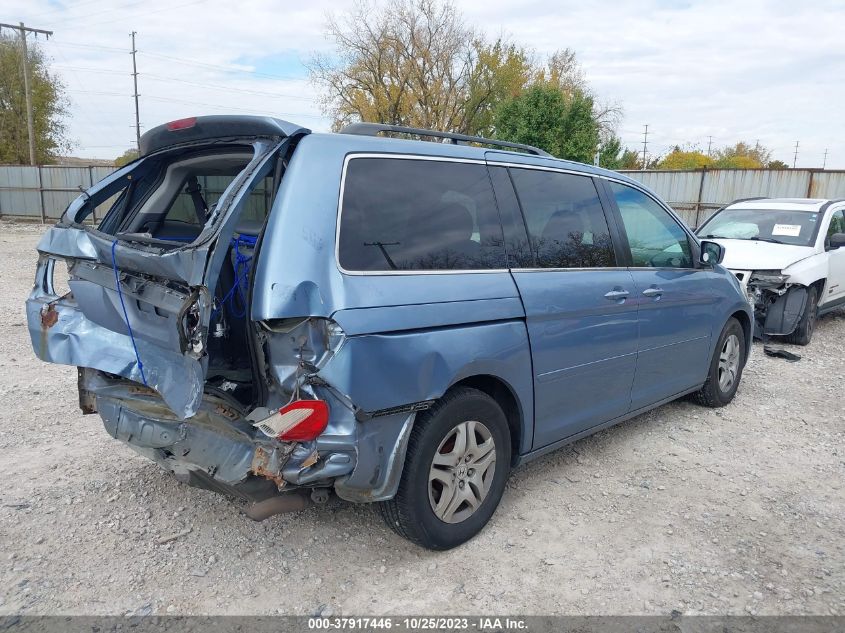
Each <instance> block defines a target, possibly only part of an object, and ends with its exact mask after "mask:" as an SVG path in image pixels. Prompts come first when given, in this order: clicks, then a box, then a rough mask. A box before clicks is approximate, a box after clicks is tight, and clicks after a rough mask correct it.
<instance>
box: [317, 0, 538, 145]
mask: <svg viewBox="0 0 845 633" xmlns="http://www.w3.org/2000/svg"><path fill="white" fill-rule="evenodd" d="M328 34H329V36H330V37H331V38H332V39H333V40H334V41H335V44H336V47H337V53H338V54H337V56H336V57H329V56H325V55H318V56H315V57H313V58H312V59H311V61H310V63H309V69H310V71H311V77H312V80H313V81H314V82H315V83H316V84H317V85H319V86H320V87H321V88H322V89H323V108H324V111H325V112H326V113H327V114H329V115H330V116H331V117H332V118H333V126H332V127H333V128H334V129H335V130H337V129H339V128H340V127H343V126H344V125H346V124H347V123H350V122H353V121H358V120H366V121H377V122H382V123H392V124H396V125H408V126H413V127H423V128H431V129H440V130H451V131H456V132H463V133H470V134H474V133H479V132H484V131H485V130H484V128H485V127H489V126H490V124H491V121H492V114H491V113H492V109H493V108H494V107H495V105H496V104H497V103H498V102H499V101H501V100H502V99H505V98H508V97H510V96H512V95H513V94H514V93H516V92H518V90H519V89H520V88H521V87H522V85H523V84H524V83H525V81H526V80H527V78H528V75H529V73H530V66H529V62H528V58H527V57H528V56H527V54H526V53H525V52H524V51H523V50H522V49H520V48H518V47H516V46H514V45H511V44H508V43H506V42H503V41H502V40H499V41H497V42H495V43H494V44H491V45H488V44H486V43H485V41H484V38H483V36H482V35H481V34H480V33H478V32H477V31H475V30H474V29H472V28H470V27H468V26H466V25H465V24H464V22H463V20H462V19H461V16H460V15H459V13H458V12H457V10H456V9H455V7H454V5H453V4H452V3H451V2H449V1H445V2H439V1H438V0H398V1H397V2H394V3H390V4H387V5H385V6H379V5H376V4H373V3H372V2H366V1H365V2H361V3H359V4H357V5H356V6H355V8H354V9H353V10H352V11H350V12H349V13H347V14H344V15H342V16H340V17H337V16H329V20H328Z"/></svg>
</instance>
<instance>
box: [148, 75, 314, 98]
mask: <svg viewBox="0 0 845 633" xmlns="http://www.w3.org/2000/svg"><path fill="white" fill-rule="evenodd" d="M144 77H146V78H147V79H153V80H156V81H175V82H176V83H181V84H188V85H189V86H197V87H199V88H211V89H212V90H225V91H226V92H229V93H231V92H232V90H233V88H232V86H220V85H215V84H205V83H200V82H197V81H188V80H187V79H179V78H177V77H165V76H163V75H154V74H151V73H144ZM235 90H236V91H237V92H238V93H246V94H252V95H257V96H259V97H270V98H279V99H297V100H299V101H312V99H311V98H310V97H303V96H300V95H292V94H285V93H282V92H263V91H260V90H252V89H249V88H236V89H235Z"/></svg>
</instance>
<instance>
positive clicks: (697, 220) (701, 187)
mask: <svg viewBox="0 0 845 633" xmlns="http://www.w3.org/2000/svg"><path fill="white" fill-rule="evenodd" d="M706 173H707V165H705V166H704V167H702V168H701V180H700V181H699V183H698V200H696V201H695V227H694V228H696V229H697V228H698V227H699V225H700V224H701V196H702V194H703V193H704V175H705V174H706Z"/></svg>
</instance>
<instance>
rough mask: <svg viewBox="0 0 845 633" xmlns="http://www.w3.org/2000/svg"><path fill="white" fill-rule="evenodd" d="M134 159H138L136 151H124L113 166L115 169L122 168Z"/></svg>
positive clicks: (133, 149)
mask: <svg viewBox="0 0 845 633" xmlns="http://www.w3.org/2000/svg"><path fill="white" fill-rule="evenodd" d="M136 158H138V150H137V149H135V148H134V147H133V148H132V149H128V150H126V151H125V152H123V153H122V154H121V155H120V156H118V157H117V158H115V159H114V164H115V166H116V167H123V166H124V165H126V164H128V163H131V162H132V161H133V160H135V159H136Z"/></svg>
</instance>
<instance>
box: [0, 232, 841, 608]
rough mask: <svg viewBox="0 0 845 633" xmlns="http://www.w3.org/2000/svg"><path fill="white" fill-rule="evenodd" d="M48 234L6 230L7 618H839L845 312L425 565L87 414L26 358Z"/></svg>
mask: <svg viewBox="0 0 845 633" xmlns="http://www.w3.org/2000/svg"><path fill="white" fill-rule="evenodd" d="M41 230H42V229H41V228H40V227H35V226H22V225H13V224H9V223H0V318H2V323H3V324H4V326H5V327H4V329H3V331H2V332H0V449H2V452H3V458H2V460H0V477H2V481H4V482H5V485H3V487H2V489H0V542H1V543H2V554H0V614H13V613H15V614H16V613H29V614H56V613H60V614H121V615H122V614H133V613H134V614H146V613H156V614H161V613H180V614H258V613H260V614H275V613H285V614H312V613H315V612H320V611H322V612H323V613H324V614H330V613H333V614H335V615H338V614H347V615H348V614H406V613H428V614H432V613H501V614H506V613H507V614H643V613H647V614H658V613H668V612H670V611H671V610H673V609H677V610H678V611H680V612H682V613H687V614H692V613H707V614H746V613H752V614H761V615H762V614H822V615H827V614H845V493H843V483H844V482H845V478H843V474H845V459H844V458H843V448H842V446H843V435H845V414H843V406H842V402H843V394H844V393H845V382H843V377H845V371H843V359H845V312H843V311H839V312H836V313H834V314H832V315H829V316H827V317H824V318H823V319H821V321H820V323H819V326H818V330H817V332H816V335H815V338H814V340H813V343H812V344H811V345H810V346H809V347H806V348H795V349H793V350H792V351H795V352H796V353H799V354H801V355H802V357H803V358H802V360H801V361H800V362H797V363H788V362H786V361H783V360H779V359H772V358H767V357H765V356H764V355H763V353H762V347H761V346H760V345H757V344H755V346H754V353H753V356H752V358H751V360H750V362H749V364H748V366H747V368H746V371H745V376H744V379H743V382H742V385H741V387H740V390H739V394H738V396H737V398H736V400H735V401H734V403H733V404H732V405H730V406H728V407H725V408H724V409H720V410H708V409H704V408H700V407H698V406H696V405H694V404H692V403H690V402H686V401H683V402H677V403H673V404H670V405H667V406H664V407H661V408H660V409H657V410H655V411H652V412H650V413H648V414H645V415H642V416H639V417H638V418H636V419H634V420H631V421H629V422H626V423H624V424H622V425H619V426H617V427H615V428H613V429H609V430H607V431H603V432H601V433H598V434H597V435H595V436H593V437H591V438H588V439H585V440H581V441H580V442H577V443H576V444H574V445H572V446H570V447H568V448H565V449H563V450H561V451H558V452H556V453H553V454H551V455H549V456H547V457H545V458H542V459H540V460H537V461H535V462H533V463H531V464H529V465H528V466H525V467H524V468H522V469H519V470H518V471H516V472H515V473H514V474H513V476H512V477H511V480H510V482H509V485H508V488H507V490H506V491H505V495H504V499H503V500H502V504H501V506H500V507H499V510H498V512H497V513H496V515H495V516H494V517H493V520H492V522H491V523H490V525H489V526H488V527H487V528H486V529H485V530H484V531H483V532H482V533H481V534H480V535H479V536H478V537H477V538H475V539H474V540H473V541H471V542H470V543H468V544H467V545H464V546H462V547H459V548H457V549H456V550H453V551H450V552H445V553H431V552H427V551H425V550H422V549H419V548H417V547H415V546H413V545H411V544H409V543H407V542H406V541H404V540H402V539H400V538H399V537H397V536H395V535H394V534H393V533H392V532H390V531H389V530H388V529H387V528H386V527H385V526H384V525H383V524H382V522H381V520H380V519H379V518H378V516H377V515H376V513H375V512H374V510H373V509H372V508H370V507H367V506H355V505H352V504H347V503H343V502H341V501H339V500H332V501H330V502H329V503H328V504H327V505H325V506H321V507H314V508H311V509H309V510H307V511H305V512H301V513H298V514H290V515H282V516H278V517H274V518H272V519H270V520H267V521H265V522H263V523H253V522H252V521H250V520H249V519H247V518H245V517H244V516H242V515H241V514H240V513H239V512H238V511H237V509H236V508H235V507H234V506H232V505H230V503H229V502H228V501H227V500H225V499H223V498H221V497H219V496H216V495H214V494H212V493H210V492H205V491H202V490H197V489H193V488H189V487H187V486H184V485H181V484H179V483H177V482H176V481H175V480H174V479H172V478H171V476H169V475H168V474H167V473H165V472H163V471H161V470H159V469H158V467H157V466H155V465H154V464H152V463H151V462H148V461H146V460H145V459H143V458H141V457H139V456H136V455H135V453H133V452H132V451H131V450H130V449H129V448H127V447H125V446H123V445H122V444H120V443H119V442H117V441H115V440H112V439H111V438H110V437H109V436H108V435H107V434H106V433H105V432H104V430H103V428H102V424H101V422H100V419H99V417H97V416H82V415H81V414H80V413H79V411H78V409H77V396H76V387H75V383H76V371H75V369H74V368H72V367H61V366H57V365H47V364H43V363H41V362H40V361H38V360H37V359H36V358H35V357H34V356H33V353H32V350H31V348H30V343H29V337H28V334H27V329H26V324H25V317H24V311H23V301H24V298H25V296H26V294H27V293H28V291H29V289H30V285H31V283H32V275H33V270H34V265H35V260H36V255H35V251H34V247H35V244H36V241H37V238H38V235H39V234H40V232H41ZM177 535H178V536H177ZM171 536H176V538H175V539H174V540H171V541H170V542H167V543H165V544H160V541H161V540H164V539H166V538H168V537H171Z"/></svg>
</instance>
